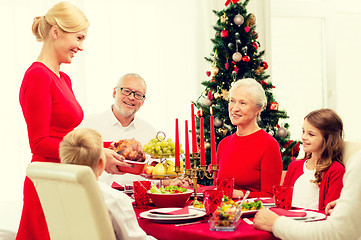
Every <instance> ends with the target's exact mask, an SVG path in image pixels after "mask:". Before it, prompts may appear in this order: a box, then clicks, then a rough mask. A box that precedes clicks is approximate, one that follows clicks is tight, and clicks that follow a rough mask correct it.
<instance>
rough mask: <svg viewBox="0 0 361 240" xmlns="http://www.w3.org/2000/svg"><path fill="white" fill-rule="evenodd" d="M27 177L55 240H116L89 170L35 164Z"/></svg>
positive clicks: (69, 165) (78, 167) (107, 213)
mask: <svg viewBox="0 0 361 240" xmlns="http://www.w3.org/2000/svg"><path fill="white" fill-rule="evenodd" d="M26 175H27V176H28V177H29V178H30V179H31V180H32V181H33V183H34V185H35V188H36V191H37V193H38V195H39V198H40V202H41V205H42V207H43V211H44V214H45V219H46V222H47V224H48V229H49V234H50V238H51V239H52V240H64V239H68V240H79V239H87V240H92V239H94V240H113V239H114V240H115V234H114V229H113V226H112V222H111V219H110V216H109V212H108V210H107V208H106V206H105V203H104V198H103V195H102V193H101V191H100V189H99V186H98V183H97V179H96V177H95V174H94V172H93V170H92V169H91V168H90V167H88V166H80V165H72V164H60V163H49V162H33V163H31V164H29V165H28V167H27V169H26Z"/></svg>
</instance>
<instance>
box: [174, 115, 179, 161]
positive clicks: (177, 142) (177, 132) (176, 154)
mask: <svg viewBox="0 0 361 240" xmlns="http://www.w3.org/2000/svg"><path fill="white" fill-rule="evenodd" d="M174 158H175V165H176V166H180V162H179V129H178V118H176V119H175V149H174Z"/></svg>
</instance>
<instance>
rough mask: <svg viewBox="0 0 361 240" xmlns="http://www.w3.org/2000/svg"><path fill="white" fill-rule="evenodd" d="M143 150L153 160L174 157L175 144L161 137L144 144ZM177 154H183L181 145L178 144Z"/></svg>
mask: <svg viewBox="0 0 361 240" xmlns="http://www.w3.org/2000/svg"><path fill="white" fill-rule="evenodd" d="M143 150H144V152H145V153H147V154H149V155H150V156H152V157H153V158H167V157H174V150H175V143H174V142H173V140H172V139H171V138H168V139H166V140H165V139H163V137H162V136H158V138H157V137H155V138H153V139H152V140H150V141H149V142H148V143H147V144H145V145H144V146H143ZM179 152H180V153H181V154H183V153H184V151H183V149H182V144H179Z"/></svg>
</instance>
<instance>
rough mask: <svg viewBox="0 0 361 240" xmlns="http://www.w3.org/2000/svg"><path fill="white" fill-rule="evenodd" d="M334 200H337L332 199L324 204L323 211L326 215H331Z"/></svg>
mask: <svg viewBox="0 0 361 240" xmlns="http://www.w3.org/2000/svg"><path fill="white" fill-rule="evenodd" d="M336 201H337V200H334V201H332V202H329V203H328V204H327V205H326V208H325V213H326V215H327V216H329V215H331V213H332V211H333V209H334V208H335V206H336Z"/></svg>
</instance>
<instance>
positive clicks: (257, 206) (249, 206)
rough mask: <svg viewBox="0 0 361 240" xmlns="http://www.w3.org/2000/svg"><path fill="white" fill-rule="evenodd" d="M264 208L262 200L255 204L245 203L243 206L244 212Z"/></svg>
mask: <svg viewBox="0 0 361 240" xmlns="http://www.w3.org/2000/svg"><path fill="white" fill-rule="evenodd" d="M261 208H263V205H262V202H261V201H260V200H257V201H254V202H245V203H243V204H242V207H241V210H242V211H251V210H259V209H261Z"/></svg>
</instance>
